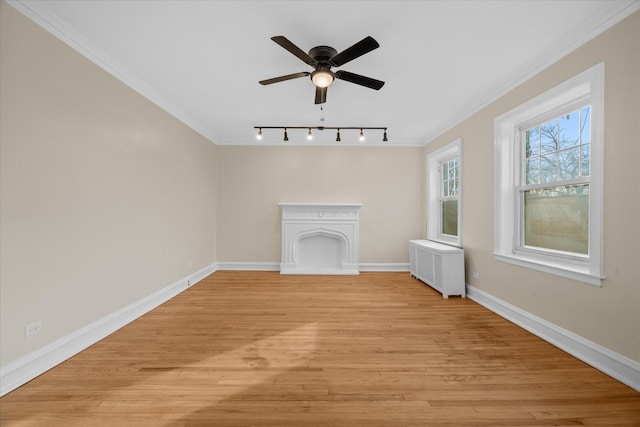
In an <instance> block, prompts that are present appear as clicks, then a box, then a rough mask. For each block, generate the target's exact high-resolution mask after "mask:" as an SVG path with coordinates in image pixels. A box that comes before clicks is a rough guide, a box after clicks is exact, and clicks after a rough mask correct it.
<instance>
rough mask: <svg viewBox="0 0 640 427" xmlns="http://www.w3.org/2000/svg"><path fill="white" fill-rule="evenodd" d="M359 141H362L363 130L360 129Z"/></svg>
mask: <svg viewBox="0 0 640 427" xmlns="http://www.w3.org/2000/svg"><path fill="white" fill-rule="evenodd" d="M360 141H361V142H362V141H364V131H363V130H362V129H360Z"/></svg>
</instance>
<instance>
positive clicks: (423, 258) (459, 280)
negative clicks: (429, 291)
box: [409, 240, 465, 298]
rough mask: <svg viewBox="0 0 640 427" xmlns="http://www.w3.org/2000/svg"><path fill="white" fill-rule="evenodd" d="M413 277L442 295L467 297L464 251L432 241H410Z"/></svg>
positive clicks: (446, 296)
mask: <svg viewBox="0 0 640 427" xmlns="http://www.w3.org/2000/svg"><path fill="white" fill-rule="evenodd" d="M409 260H410V272H411V275H412V276H414V277H416V278H417V279H419V280H421V281H423V282H425V283H426V284H428V285H429V286H431V287H432V288H434V289H436V290H438V291H439V292H441V293H442V297H443V298H449V295H460V296H461V297H464V296H465V282H464V251H463V250H462V249H460V248H456V247H453V246H449V245H444V244H442V243H437V242H432V241H430V240H410V241H409Z"/></svg>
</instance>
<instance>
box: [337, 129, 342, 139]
mask: <svg viewBox="0 0 640 427" xmlns="http://www.w3.org/2000/svg"><path fill="white" fill-rule="evenodd" d="M340 141H342V140H341V139H340V129H338V133H336V142H340Z"/></svg>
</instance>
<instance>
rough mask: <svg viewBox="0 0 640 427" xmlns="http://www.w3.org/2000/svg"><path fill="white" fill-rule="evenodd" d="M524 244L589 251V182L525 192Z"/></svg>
mask: <svg viewBox="0 0 640 427" xmlns="http://www.w3.org/2000/svg"><path fill="white" fill-rule="evenodd" d="M524 244H525V245H526V246H535V247H538V248H544V249H554V250H559V251H565V252H573V253H578V254H588V252H589V185H588V184H584V185H575V186H570V187H555V188H546V189H540V190H530V191H525V192H524Z"/></svg>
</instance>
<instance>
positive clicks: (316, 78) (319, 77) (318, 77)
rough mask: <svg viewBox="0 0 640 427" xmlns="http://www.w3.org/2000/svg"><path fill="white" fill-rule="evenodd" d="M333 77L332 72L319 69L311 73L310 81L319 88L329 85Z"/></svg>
mask: <svg viewBox="0 0 640 427" xmlns="http://www.w3.org/2000/svg"><path fill="white" fill-rule="evenodd" d="M334 78H335V77H334V75H333V73H332V72H331V71H329V70H327V69H319V70H316V71H314V72H313V73H311V81H313V84H314V85H316V86H317V87H320V88H323V87H327V86H329V85H330V84H331V83H333V80H334Z"/></svg>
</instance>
